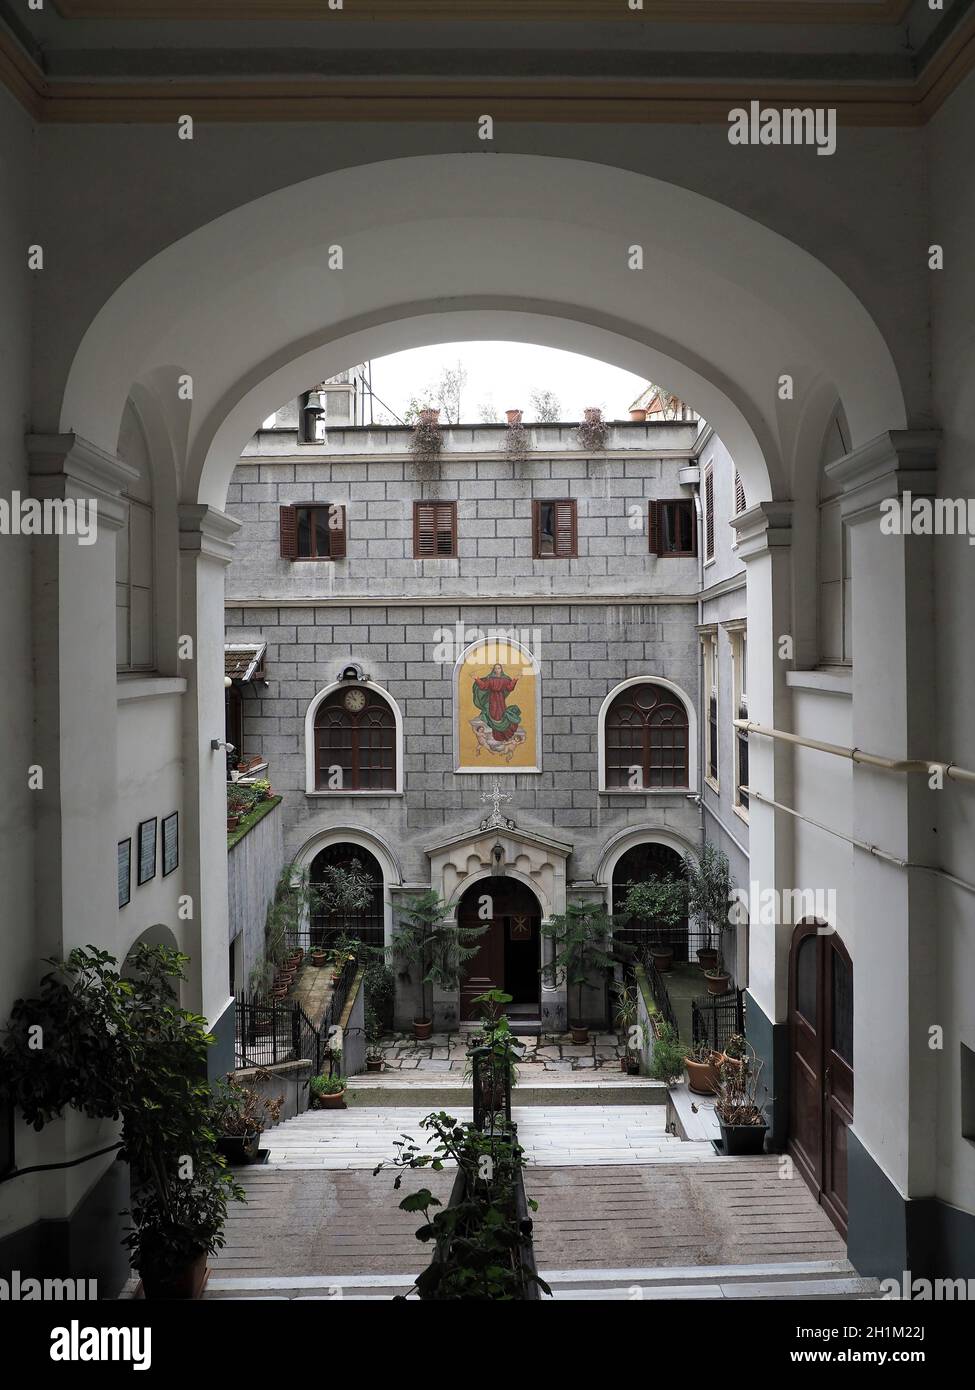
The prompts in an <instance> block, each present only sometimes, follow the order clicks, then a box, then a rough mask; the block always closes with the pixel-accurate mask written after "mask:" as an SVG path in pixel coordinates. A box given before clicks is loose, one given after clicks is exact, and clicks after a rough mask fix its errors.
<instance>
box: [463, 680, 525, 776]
mask: <svg viewBox="0 0 975 1390" xmlns="http://www.w3.org/2000/svg"><path fill="white" fill-rule="evenodd" d="M517 684H518V678H517V676H509V675H508V674H507V673H506V671H505V669H504V667H503V666H502V665H501V662H500V661H497V662H495V664H494V666H492V667H491V670H490V671H489V672H488V673H487V675H484V676H475V677H474V682H473V685H472V687H471V696H472V698H473V701H474V704H475V706H476V708H477V709H478V711H479V714H478V717H477V718H476V719H472V720H471V721H470V724H471V728H472V730H473V731H474V737H475V738H476V739H477V745H478V746H477V752H478V756H480V753H481V750H482V749H486V750H487V751H488V752H489V753H494V754H498V755H500V756H501V757H503V758H505V760H506V761H510V760H511V756H512V754H513V753H514V750H515V748H517V747H518V745H519V744H522V743H524V742H525V740H526V738H527V737H528V735H527V734H526V733H525V731H524V729H523V728H522V727H521V710H520V709H519V707H518V706H517V705H514V704H512V705H509V704H508V696H509V695H511V694H512V693H513V691H514V688H515V686H516V685H517Z"/></svg>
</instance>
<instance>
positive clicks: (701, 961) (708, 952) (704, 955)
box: [697, 946, 718, 970]
mask: <svg viewBox="0 0 975 1390" xmlns="http://www.w3.org/2000/svg"><path fill="white" fill-rule="evenodd" d="M697 963H698V965H699V966H700V967H701V969H702V970H717V968H718V953H717V951H716V950H712V949H711V948H710V947H709V946H702V947H701V948H700V950H699V951H698V953H697Z"/></svg>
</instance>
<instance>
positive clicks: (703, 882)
mask: <svg viewBox="0 0 975 1390" xmlns="http://www.w3.org/2000/svg"><path fill="white" fill-rule="evenodd" d="M684 874H685V880H686V889H687V911H688V915H689V916H690V917H692V918H693V919H694V920H695V921H696V922H697V923H698V925H699V926H700V927H701V928H702V929H703V931H704V933H705V936H706V940H707V945H708V949H710V950H713V949H714V948H715V946H717V945H718V943H719V942H720V940H721V932H722V930H723V929H724V928H726V927H727V926H728V924H729V923H728V913H729V909H730V907H731V902H732V893H733V891H734V888H735V880H734V879H733V878H732V876H731V867H730V865H729V863H728V856H727V855H726V854H724V853H723V852H722V851H721V850H719V849H717V848H716V847H715V846H714V845H713V844H711V843H710V841H709V842H708V843H707V844H706V845H705V846H704V848H703V849H702V850H701V855H700V858H699V859H698V860H697V861H696V862H695V860H693V859H692V858H691V857H690V856H688V857H687V858H686V859H685V861H684Z"/></svg>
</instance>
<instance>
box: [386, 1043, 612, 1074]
mask: <svg viewBox="0 0 975 1390" xmlns="http://www.w3.org/2000/svg"><path fill="white" fill-rule="evenodd" d="M470 1039H471V1034H470V1033H469V1032H466V1031H461V1032H457V1033H434V1034H432V1035H431V1037H429V1038H427V1040H426V1041H425V1042H418V1041H417V1040H416V1039H415V1038H414V1036H413V1034H412V1033H394V1034H392V1035H391V1036H389V1037H385V1038H384V1039H383V1041H382V1050H383V1059H384V1067H383V1070H384V1072H387V1073H389V1072H425V1071H429V1072H440V1073H443V1072H458V1073H459V1074H461V1075H462V1074H463V1072H464V1068H465V1066H466V1065H467V1049H468V1047H469V1045H470ZM518 1041H519V1042H522V1043H524V1044H525V1050H524V1053H523V1054H522V1056H521V1058H520V1059H519V1062H518V1067H519V1070H520V1072H521V1077H522V1080H523V1081H529V1080H531V1079H533V1078H534V1079H536V1080H537V1079H538V1078H540V1077H541V1076H544V1075H546V1074H548V1073H551V1074H553V1075H556V1076H557V1075H564V1074H565V1073H568V1072H575V1071H578V1072H590V1073H591V1072H595V1071H603V1070H605V1071H608V1072H615V1073H617V1074H618V1073H619V1070H620V1058H621V1057H622V1056H623V1053H624V1051H625V1049H624V1048H623V1047H622V1046H621V1044H620V1040H619V1038H618V1037H617V1036H616V1034H615V1033H598V1034H590V1036H589V1041H588V1043H584V1044H579V1043H574V1042H573V1041H572V1035H571V1033H563V1034H548V1033H543V1034H541V1035H540V1036H537V1037H519V1039H518Z"/></svg>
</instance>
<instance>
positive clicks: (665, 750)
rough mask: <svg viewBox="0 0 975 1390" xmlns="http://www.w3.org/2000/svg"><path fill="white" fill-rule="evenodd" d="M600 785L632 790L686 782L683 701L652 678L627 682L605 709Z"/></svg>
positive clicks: (687, 741)
mask: <svg viewBox="0 0 975 1390" xmlns="http://www.w3.org/2000/svg"><path fill="white" fill-rule="evenodd" d="M603 739H604V743H605V771H606V779H605V786H606V787H607V788H613V787H622V788H628V789H631V790H640V789H644V790H645V789H653V788H661V787H687V786H688V785H689V783H688V771H689V769H688V747H689V739H688V727H687V710H686V708H685V706H684V702H683V701H682V700H681V699H680V697H679V696H678V695H676V694H675V693H674V692H673V691H671V690H668V689H667V688H666V687H665V686H662V685H655V684H654V683H653V682H651V681H646V682H640V683H638V684H636V685H628V686H626V687H625V688H624V689H623V690H621V691H620V693H619V694H618V695H617V696H616V698H615V699H614V700H613V702H612V703H611V704H610V706H609V708H608V709H607V711H606V719H605V724H604V729H603Z"/></svg>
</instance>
